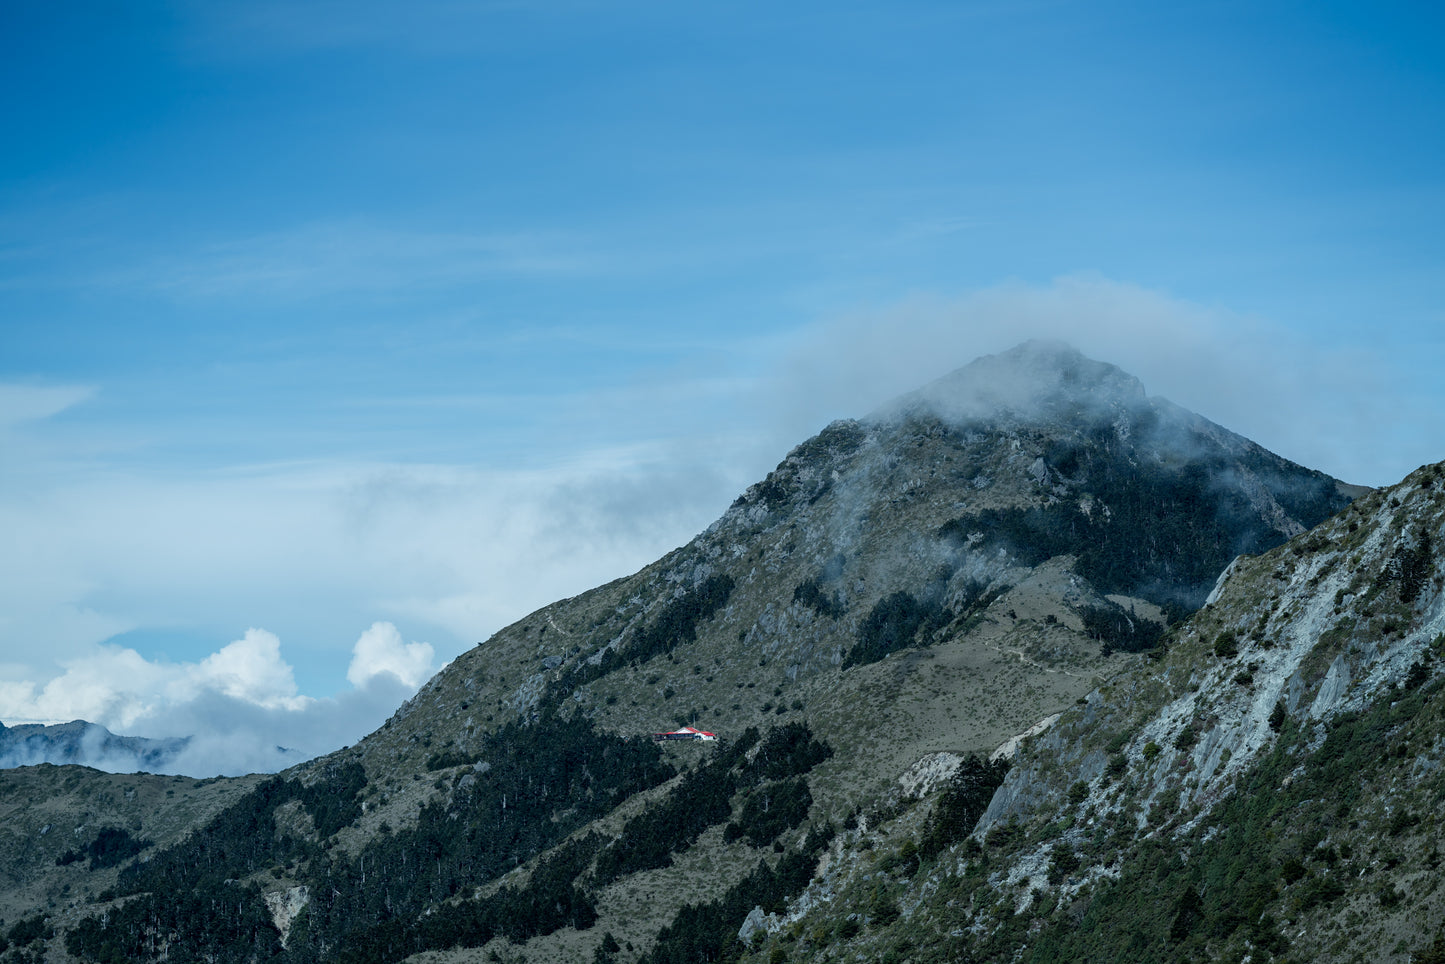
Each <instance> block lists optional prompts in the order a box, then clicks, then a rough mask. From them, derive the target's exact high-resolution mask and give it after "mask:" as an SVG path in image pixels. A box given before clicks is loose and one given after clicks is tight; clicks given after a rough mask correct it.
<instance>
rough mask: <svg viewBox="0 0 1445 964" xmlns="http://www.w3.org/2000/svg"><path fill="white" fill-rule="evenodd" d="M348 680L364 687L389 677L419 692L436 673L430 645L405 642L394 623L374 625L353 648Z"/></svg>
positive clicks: (347, 671) (354, 684)
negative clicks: (384, 675)
mask: <svg viewBox="0 0 1445 964" xmlns="http://www.w3.org/2000/svg"><path fill="white" fill-rule="evenodd" d="M351 652H352V656H351V665H350V666H348V667H347V669H346V678H347V679H348V680H350V681H351V683H352V685H353V686H364V685H366V684H367V683H369V682H370V681H371V680H372V679H373V678H374V677H377V676H381V675H383V674H389V675H391V676H394V677H396V679H397V680H398V681H399V682H401V683H402V684H404V685H406V686H409V687H411V688H412V689H416V688H417V687H419V686H421V684H422V683H424V682H426V681H427V679H428V678H429V677H430V676H431V674H432V657H433V656H434V655H435V653H434V652H433V650H432V648H431V644H430V643H404V642H402V638H401V633H399V632H398V631H397V628H396V627H395V626H393V625H392V624H391V623H384V622H377V623H372V624H371V628H370V629H368V630H367V631H366V632H364V633H362V634H361V638H360V639H358V640H357V641H356V646H355V647H354V648H353V649H352V651H351Z"/></svg>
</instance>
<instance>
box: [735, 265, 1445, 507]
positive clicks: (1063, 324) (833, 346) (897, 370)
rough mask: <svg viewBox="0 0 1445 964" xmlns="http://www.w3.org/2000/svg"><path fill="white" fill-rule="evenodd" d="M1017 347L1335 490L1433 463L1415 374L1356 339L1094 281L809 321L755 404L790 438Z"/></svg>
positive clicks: (1436, 433) (1443, 422) (1437, 427)
mask: <svg viewBox="0 0 1445 964" xmlns="http://www.w3.org/2000/svg"><path fill="white" fill-rule="evenodd" d="M1030 338H1052V339H1058V340H1062V341H1066V342H1069V343H1070V344H1072V345H1074V346H1075V347H1077V348H1079V349H1080V350H1081V351H1083V352H1084V353H1085V354H1087V355H1089V356H1091V357H1093V358H1096V359H1099V360H1101V361H1107V362H1111V363H1113V364H1115V365H1118V366H1119V367H1120V368H1123V369H1124V370H1125V371H1128V372H1130V373H1131V374H1134V375H1137V376H1138V377H1139V378H1140V380H1142V381H1143V382H1144V386H1145V389H1146V390H1147V391H1148V392H1149V393H1150V394H1151V395H1162V396H1164V397H1166V398H1168V399H1170V400H1171V401H1174V402H1176V403H1178V404H1180V405H1183V406H1184V407H1186V408H1189V409H1192V410H1194V411H1196V412H1198V413H1199V414H1201V415H1204V416H1205V417H1207V418H1210V419H1212V420H1214V421H1215V422H1218V423H1220V424H1221V425H1223V426H1224V427H1225V428H1228V429H1231V430H1233V431H1235V432H1238V433H1240V434H1242V435H1245V436H1247V437H1249V438H1251V439H1253V440H1254V441H1256V442H1259V443H1260V444H1262V445H1264V446H1265V447H1267V448H1270V449H1272V450H1274V451H1275V452H1277V453H1279V454H1280V455H1283V456H1285V457H1286V458H1290V459H1293V460H1294V461H1296V462H1299V463H1301V464H1304V465H1307V466H1309V467H1310V468H1317V469H1321V470H1323V471H1325V472H1329V473H1331V474H1333V475H1335V476H1337V477H1340V478H1343V479H1344V480H1345V481H1348V482H1361V483H1366V484H1371V485H1387V484H1390V483H1392V482H1395V481H1398V480H1399V479H1400V478H1403V477H1404V476H1405V474H1407V473H1408V472H1409V471H1411V470H1413V469H1414V468H1415V467H1416V466H1418V465H1419V464H1421V463H1422V462H1427V461H1435V460H1438V459H1440V458H1441V457H1442V456H1445V451H1440V450H1439V449H1438V445H1439V441H1440V439H1441V438H1442V437H1445V415H1442V413H1441V411H1440V408H1439V406H1438V405H1436V404H1430V402H1429V399H1428V397H1427V392H1436V393H1438V389H1435V388H1434V387H1433V386H1427V385H1425V384H1424V383H1423V382H1421V381H1420V380H1419V378H1418V376H1415V375H1411V374H1410V373H1411V372H1419V371H1424V370H1425V368H1426V367H1428V366H1420V365H1418V364H1417V363H1416V360H1415V359H1410V360H1405V359H1400V358H1397V357H1393V356H1391V355H1389V354H1387V353H1385V352H1383V351H1381V350H1379V349H1377V348H1376V347H1375V346H1374V345H1373V344H1372V343H1371V341H1370V339H1369V332H1368V331H1367V330H1364V329H1362V330H1361V331H1360V332H1359V333H1358V334H1357V335H1356V336H1355V337H1354V338H1352V339H1351V340H1349V341H1348V342H1336V343H1329V344H1327V343H1325V342H1323V341H1322V340H1320V339H1318V338H1315V337H1312V336H1311V337H1307V336H1305V335H1301V334H1300V333H1297V332H1293V331H1290V330H1288V329H1285V328H1283V327H1281V326H1279V325H1276V324H1272V323H1270V322H1269V321H1268V320H1266V319H1261V318H1256V317H1251V316H1249V315H1243V314H1239V313H1237V312H1232V311H1228V310H1225V309H1222V308H1216V307H1211V306H1207V305H1201V304H1197V303H1194V302H1190V301H1186V300H1183V299H1179V298H1175V297H1172V296H1170V295H1169V294H1167V293H1165V292H1161V291H1155V290H1151V289H1147V288H1142V287H1139V286H1137V285H1132V284H1127V283H1123V282H1118V281H1114V280H1111V279H1108V278H1104V277H1100V276H1097V275H1071V276H1066V277H1062V278H1059V279H1056V280H1055V281H1053V282H1052V283H1050V284H1047V285H1030V284H1023V283H1008V284H1002V285H998V286H995V287H991V288H986V289H982V290H979V291H975V292H971V293H968V294H965V295H962V296H959V297H956V298H941V297H919V298H914V299H911V300H908V301H906V302H902V303H895V304H890V305H887V306H884V307H881V308H878V309H875V310H872V311H864V312H858V313H855V314H852V315H849V316H847V317H842V318H833V319H829V320H827V321H824V322H821V323H819V324H817V325H815V326H813V327H811V328H809V329H807V330H805V331H803V332H800V333H799V334H798V336H797V339H796V341H795V342H794V343H793V344H792V346H791V347H790V348H789V349H788V350H787V351H786V352H785V355H784V357H783V360H782V361H781V362H780V364H779V366H778V370H777V373H776V376H775V378H774V379H773V385H772V387H771V389H769V390H767V391H766V392H765V393H764V398H765V404H767V405H768V406H769V407H770V408H772V409H773V410H776V411H779V412H781V413H782V417H783V418H784V419H785V420H786V422H787V424H788V425H789V426H790V431H791V433H792V434H794V435H798V436H799V437H801V435H800V434H799V433H804V434H805V433H806V432H808V431H816V430H817V428H818V427H819V426H820V425H821V424H823V423H824V422H826V421H827V420H828V419H830V418H837V417H840V416H842V415H844V414H847V415H858V414H863V413H865V412H867V411H869V410H871V409H872V408H874V407H875V406H877V405H880V404H882V403H883V402H885V401H887V400H888V399H890V398H892V397H894V396H896V395H899V394H902V393H904V392H907V391H909V390H911V389H914V388H917V387H918V386H920V385H922V384H923V383H925V382H927V381H929V380H931V379H933V378H936V377H938V376H940V375H943V374H946V373H947V372H949V371H951V370H953V369H955V368H958V367H960V366H962V365H964V364H966V363H967V362H969V361H971V360H972V359H974V358H977V357H978V356H980V355H984V354H992V353H996V352H999V351H1003V350H1005V349H1007V348H1010V347H1012V346H1013V345H1016V344H1018V343H1019V342H1021V341H1024V340H1027V339H1030ZM1419 350H1420V351H1422V352H1427V353H1428V352H1429V351H1431V349H1430V348H1429V346H1419ZM1434 351H1435V352H1436V353H1437V354H1438V351H1439V348H1438V346H1437V347H1436V348H1435V349H1434ZM1440 360H1441V361H1442V362H1445V358H1442V359H1440Z"/></svg>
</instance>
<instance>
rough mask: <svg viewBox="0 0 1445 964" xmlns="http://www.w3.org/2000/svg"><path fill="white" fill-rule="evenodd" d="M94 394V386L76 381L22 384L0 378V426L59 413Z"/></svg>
mask: <svg viewBox="0 0 1445 964" xmlns="http://www.w3.org/2000/svg"><path fill="white" fill-rule="evenodd" d="M94 394H95V389H94V388H92V387H85V386H79V385H24V384H16V383H13V382H12V383H3V382H0V429H4V428H8V427H10V426H12V425H18V424H21V423H24V422H35V421H40V420H42V419H47V418H50V417H51V416H54V415H59V414H60V413H61V412H63V411H65V410H66V409H68V408H73V407H75V406H76V405H79V404H80V403H82V402H84V401H85V400H86V399H88V398H90V397H91V396H92V395H94Z"/></svg>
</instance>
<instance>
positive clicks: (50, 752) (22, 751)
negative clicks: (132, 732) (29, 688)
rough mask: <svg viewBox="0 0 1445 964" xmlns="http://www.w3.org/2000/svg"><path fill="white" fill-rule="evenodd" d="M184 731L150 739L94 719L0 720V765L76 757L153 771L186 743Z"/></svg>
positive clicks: (100, 765)
mask: <svg viewBox="0 0 1445 964" xmlns="http://www.w3.org/2000/svg"><path fill="white" fill-rule="evenodd" d="M189 742H190V741H189V740H188V739H186V738H184V737H176V738H171V739H161V740H153V739H147V738H145V737H139V736H116V735H115V734H114V733H112V732H110V731H109V730H107V729H106V728H105V727H103V726H101V725H99V724H97V723H87V722H86V721H85V720H71V721H70V722H69V723H56V724H52V725H49V726H45V725H42V724H39V723H24V724H20V725H18V726H6V725H5V724H3V723H0V769H8V768H10V767H20V766H33V765H35V764H37V763H56V764H62V763H76V764H80V765H82V766H91V767H96V768H97V769H102V770H109V771H112V772H116V773H134V772H138V771H145V772H157V771H160V770H164V769H165V768H166V766H167V765H168V764H169V763H170V762H171V761H172V760H174V759H175V758H176V756H177V755H179V754H180V752H181V751H182V750H184V749H185V748H186V745H187V744H188V743H189Z"/></svg>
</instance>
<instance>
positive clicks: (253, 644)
mask: <svg viewBox="0 0 1445 964" xmlns="http://www.w3.org/2000/svg"><path fill="white" fill-rule="evenodd" d="M358 645H360V644H358ZM348 675H349V674H348ZM353 682H355V681H353ZM194 683H195V685H196V686H197V687H199V688H202V689H212V690H215V691H216V692H218V693H223V694H225V695H226V696H229V697H231V698H233V699H237V700H241V701H242V702H246V703H254V704H255V705H256V706H261V707H265V708H266V709H293V710H294V709H300V708H301V707H303V706H305V705H306V702H307V701H306V699H305V698H304V697H300V696H297V695H296V679H295V677H294V676H293V674H292V672H291V667H290V666H288V665H287V664H286V663H285V661H283V660H282V659H281V640H279V639H277V638H276V635H275V634H274V633H268V632H267V631H266V630H264V629H248V630H246V635H245V636H244V637H242V638H241V639H238V640H236V641H235V642H234V643H230V644H228V645H226V646H223V647H222V648H221V650H220V651H219V652H216V653H212V654H211V655H210V656H207V657H206V658H205V659H203V660H201V663H200V665H199V666H197V667H196V673H195V675H194Z"/></svg>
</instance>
